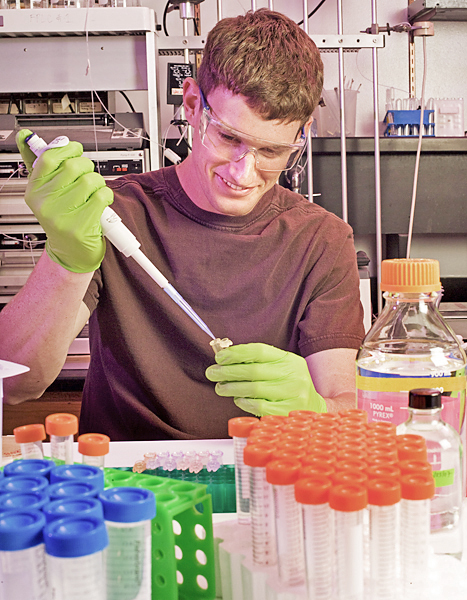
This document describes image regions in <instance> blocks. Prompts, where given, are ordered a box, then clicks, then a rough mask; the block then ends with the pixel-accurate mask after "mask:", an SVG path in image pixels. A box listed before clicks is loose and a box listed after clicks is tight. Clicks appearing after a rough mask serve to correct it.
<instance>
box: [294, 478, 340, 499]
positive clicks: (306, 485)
mask: <svg viewBox="0 0 467 600" xmlns="http://www.w3.org/2000/svg"><path fill="white" fill-rule="evenodd" d="M331 487H332V482H331V480H330V479H329V477H325V476H323V475H312V476H310V477H305V478H302V477H300V479H298V481H296V482H295V500H296V501H297V502H300V503H301V504H326V503H327V502H328V501H329V492H330V490H331Z"/></svg>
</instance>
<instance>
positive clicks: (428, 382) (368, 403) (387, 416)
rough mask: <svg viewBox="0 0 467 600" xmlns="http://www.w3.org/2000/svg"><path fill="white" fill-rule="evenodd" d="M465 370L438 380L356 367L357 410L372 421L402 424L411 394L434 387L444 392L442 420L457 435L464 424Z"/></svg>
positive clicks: (405, 418)
mask: <svg viewBox="0 0 467 600" xmlns="http://www.w3.org/2000/svg"><path fill="white" fill-rule="evenodd" d="M465 386H466V378H465V370H464V369H458V370H456V371H452V372H451V373H450V374H449V375H444V376H439V377H408V376H400V375H395V374H393V373H381V372H377V371H373V370H369V369H363V368H361V367H359V368H357V407H358V408H361V409H363V410H366V411H367V413H368V420H369V421H389V422H391V423H395V424H396V425H399V424H400V423H404V422H405V421H406V420H407V418H408V402H409V391H410V390H414V389H417V388H435V389H439V390H440V391H441V393H442V403H443V410H442V413H441V414H442V418H443V420H444V421H445V422H446V423H449V425H451V426H452V427H454V429H455V430H456V431H457V432H460V431H461V429H462V426H463V422H464V411H465Z"/></svg>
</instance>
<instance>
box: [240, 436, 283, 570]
mask: <svg viewBox="0 0 467 600" xmlns="http://www.w3.org/2000/svg"><path fill="white" fill-rule="evenodd" d="M271 454H272V447H271V444H270V443H267V442H262V443H257V444H255V443H251V444H247V445H246V446H245V448H244V450H243V461H244V463H245V465H247V466H248V467H249V468H250V516H251V543H252V550H253V562H254V564H255V565H260V566H264V565H275V564H276V562H277V554H276V534H275V521H274V501H273V497H272V486H271V484H270V483H268V482H267V480H266V465H267V463H268V462H269V461H270V459H271Z"/></svg>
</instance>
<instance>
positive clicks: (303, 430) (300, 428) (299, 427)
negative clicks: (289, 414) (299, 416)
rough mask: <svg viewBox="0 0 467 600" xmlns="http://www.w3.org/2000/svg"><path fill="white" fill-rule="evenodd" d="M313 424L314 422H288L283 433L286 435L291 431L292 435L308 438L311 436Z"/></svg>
mask: <svg viewBox="0 0 467 600" xmlns="http://www.w3.org/2000/svg"><path fill="white" fill-rule="evenodd" d="M311 424H312V421H294V420H292V421H288V422H287V423H286V424H285V425H284V427H283V428H282V431H283V432H284V433H285V432H286V431H289V432H291V433H294V434H297V435H306V436H308V437H309V436H310V431H311Z"/></svg>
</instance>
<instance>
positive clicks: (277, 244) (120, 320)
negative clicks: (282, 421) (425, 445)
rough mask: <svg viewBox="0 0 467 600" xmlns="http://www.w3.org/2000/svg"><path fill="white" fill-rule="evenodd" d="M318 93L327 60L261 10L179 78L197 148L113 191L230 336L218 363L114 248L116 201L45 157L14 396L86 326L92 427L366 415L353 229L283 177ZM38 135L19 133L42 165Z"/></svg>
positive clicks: (15, 309)
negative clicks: (32, 139) (360, 384)
mask: <svg viewBox="0 0 467 600" xmlns="http://www.w3.org/2000/svg"><path fill="white" fill-rule="evenodd" d="M321 88H322V62H321V59H320V56H319V52H318V51H317V49H316V46H315V45H314V43H313V42H312V41H311V40H310V38H309V37H308V36H307V35H306V34H305V33H304V32H303V31H302V30H301V29H300V28H299V27H298V26H297V25H296V24H295V23H293V22H292V21H291V20H290V19H288V18H287V17H285V16H284V15H281V14H279V13H275V12H271V11H268V10H265V9H261V10H258V11H256V12H254V13H252V12H249V13H247V14H246V15H244V16H239V17H236V18H230V19H224V20H223V21H221V22H220V23H218V24H217V25H216V26H215V27H214V29H213V30H212V31H211V33H210V34H209V36H208V39H207V43H206V48H205V52H204V57H203V62H202V65H201V67H200V69H199V73H198V77H197V82H195V81H194V80H193V79H187V80H186V81H185V83H184V90H183V91H184V104H185V111H186V118H187V120H188V122H189V123H190V125H192V126H193V132H194V135H193V149H192V152H191V154H190V155H189V156H188V157H187V158H186V160H184V161H183V162H182V163H181V164H180V165H178V166H177V167H169V168H166V169H161V170H160V171H157V172H151V173H145V174H142V175H136V176H135V175H129V176H126V177H123V178H120V179H118V180H116V181H113V182H111V183H109V184H108V185H109V187H110V188H111V189H112V191H113V195H114V205H113V208H114V209H115V211H116V212H117V213H118V214H119V215H120V216H121V217H122V220H123V222H124V223H125V224H126V225H127V227H128V228H129V229H130V230H131V231H132V232H133V233H134V234H135V235H136V237H137V239H138V240H139V241H140V242H141V249H142V251H143V252H144V253H145V254H146V255H147V257H148V258H149V259H150V260H151V261H152V262H153V263H154V264H155V265H156V266H157V267H158V268H159V269H160V270H161V271H162V273H163V274H164V275H165V276H166V277H167V278H168V279H169V281H170V282H171V283H172V284H173V285H174V287H175V288H176V289H177V290H178V292H180V293H181V295H182V296H183V297H184V298H185V299H186V300H187V301H188V302H189V304H190V305H191V306H192V307H193V308H194V309H195V311H196V312H197V313H198V314H199V315H200V316H201V318H202V319H203V320H204V321H205V322H206V323H207V324H208V327H209V328H210V329H211V330H212V331H213V332H214V333H215V335H216V336H219V337H221V338H222V337H229V338H230V339H231V340H232V341H233V343H234V345H233V346H232V347H230V348H227V349H225V350H222V351H221V352H219V353H218V354H217V355H216V358H215V361H216V364H214V365H213V364H212V363H213V362H214V355H213V352H212V349H211V348H210V346H209V341H210V338H209V336H208V335H207V334H205V333H203V332H202V331H201V330H200V329H199V328H198V327H197V326H196V325H195V324H194V323H193V322H192V321H191V320H190V319H189V318H188V317H187V316H186V315H185V314H184V313H183V312H182V311H181V310H180V308H179V307H178V306H177V305H176V304H175V303H174V302H173V301H172V300H171V299H170V298H169V297H168V296H167V295H166V294H165V293H164V292H163V291H162V290H160V289H159V288H158V287H157V286H156V285H155V284H154V282H153V281H152V280H151V279H150V278H149V277H148V276H147V275H146V273H144V272H143V271H142V270H141V268H140V267H139V266H138V265H136V264H135V262H134V261H133V260H132V259H131V258H130V259H127V258H125V257H124V256H123V255H122V254H120V253H119V252H118V251H117V250H115V248H113V247H112V246H111V245H110V244H107V247H105V241H104V240H103V239H102V235H101V231H100V225H99V218H100V215H101V214H102V211H103V209H104V207H105V206H106V205H108V204H109V203H110V202H111V201H112V192H111V191H110V189H109V187H107V186H106V185H105V182H104V181H103V179H102V178H101V177H100V176H99V175H97V174H96V173H94V172H93V165H92V163H91V162H90V161H88V160H87V159H84V158H83V157H82V156H81V147H80V145H79V144H76V143H74V142H71V143H70V144H68V146H66V147H65V148H55V149H50V150H47V151H46V152H45V153H44V154H42V155H41V157H40V158H39V160H38V161H37V163H36V165H35V167H34V168H33V170H32V174H31V176H30V181H29V184H28V189H27V192H26V201H27V202H28V204H29V205H30V206H31V208H32V209H33V211H34V213H35V214H36V217H37V218H38V220H39V222H40V223H41V224H42V226H43V228H44V230H45V231H46V233H47V247H46V252H45V253H44V255H43V256H42V257H41V259H40V261H39V263H38V265H37V266H36V268H35V270H34V272H33V274H32V275H31V277H30V278H29V280H28V282H27V284H26V286H24V288H23V289H22V290H21V292H20V293H19V294H18V295H17V297H16V298H15V299H14V300H12V302H11V303H10V304H9V305H8V306H7V307H6V308H5V309H4V311H2V313H1V314H0V331H1V332H2V335H3V340H5V343H4V344H3V345H2V349H1V350H0V352H1V355H2V357H3V358H6V359H9V360H12V361H16V362H18V363H22V364H26V365H28V366H29V367H30V368H31V371H30V372H29V373H28V374H26V375H24V376H21V378H20V377H16V378H13V380H10V381H11V383H10V382H7V385H6V390H5V392H6V393H5V396H6V400H7V402H10V403H17V402H21V401H23V400H27V399H29V398H35V397H39V396H40V395H41V394H42V393H43V391H44V389H45V388H46V387H47V386H48V385H50V383H51V382H52V381H53V380H54V379H55V377H56V376H57V374H58V373H59V371H60V368H61V366H62V364H63V362H64V360H65V357H66V353H67V349H68V347H69V345H70V343H71V341H72V340H73V339H74V337H75V336H76V335H77V333H78V332H79V331H80V329H81V328H82V327H83V325H84V324H85V323H86V321H87V320H88V319H89V323H90V344H91V360H90V367H89V372H88V376H87V378H86V383H85V387H84V392H83V402H82V412H81V423H80V430H81V432H85V431H94V432H102V433H107V434H108V435H109V436H110V437H111V439H113V440H118V439H172V438H176V439H177V438H178V439H191V438H210V437H212V438H216V437H217V438H219V437H226V436H227V421H228V419H229V418H231V417H234V416H239V415H242V414H245V412H244V411H247V412H250V413H253V414H257V415H263V414H287V413H288V412H289V411H290V410H293V409H309V410H315V411H318V412H321V411H325V410H329V411H337V410H341V409H344V408H348V407H349V406H354V404H355V382H354V360H355V353H356V349H357V348H358V347H359V344H360V342H361V339H362V337H363V325H362V314H363V312H362V308H361V306H360V302H359V286H358V284H359V281H358V272H357V266H356V255H355V249H354V246H353V240H352V232H351V229H350V227H349V226H348V225H346V224H345V223H343V222H342V221H341V220H340V219H338V218H337V217H336V216H335V215H332V214H330V213H328V212H326V211H325V210H324V209H322V208H320V207H319V206H316V205H313V204H310V203H308V202H307V201H306V200H305V199H304V198H303V197H302V196H299V195H297V194H293V193H292V192H290V191H288V190H285V189H283V188H281V187H280V186H278V185H277V183H276V182H277V180H278V178H279V175H280V173H281V172H282V171H283V170H285V169H287V168H290V167H292V166H294V165H295V164H296V161H297V160H298V159H299V157H300V154H301V152H302V150H303V147H304V144H305V140H306V136H307V134H308V130H309V128H310V126H311V122H312V117H311V114H312V112H313V110H314V108H315V107H316V105H317V103H318V101H319V98H320V94H321ZM28 134H29V132H28V131H24V130H23V131H22V132H20V133H19V134H18V138H17V140H18V146H19V148H20V150H21V152H22V154H23V157H24V159H25V161H26V163H27V165H28V166H31V163H32V161H33V158H34V157H33V156H32V154H31V152H30V151H29V149H28V148H27V146H26V144H25V141H24V140H25V138H26V137H27V135H28ZM104 255H105V256H104ZM101 263H102V264H101ZM26 317H27V318H26ZM27 320H29V322H28V323H27V324H26V322H25V321H27ZM30 321H32V322H33V323H34V327H33V328H31V326H30ZM213 382H217V383H216V386H215V387H214V383H213Z"/></svg>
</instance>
